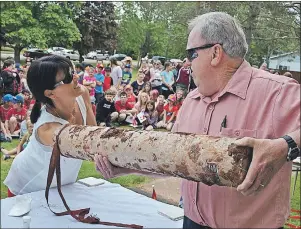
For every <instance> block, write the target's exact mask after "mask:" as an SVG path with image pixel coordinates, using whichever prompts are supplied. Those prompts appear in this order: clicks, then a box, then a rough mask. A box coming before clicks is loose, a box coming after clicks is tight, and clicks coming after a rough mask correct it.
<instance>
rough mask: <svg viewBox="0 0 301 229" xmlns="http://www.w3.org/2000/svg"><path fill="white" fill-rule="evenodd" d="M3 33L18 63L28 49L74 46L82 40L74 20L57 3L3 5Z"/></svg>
mask: <svg viewBox="0 0 301 229" xmlns="http://www.w3.org/2000/svg"><path fill="white" fill-rule="evenodd" d="M1 32H2V33H3V34H4V39H5V40H6V42H7V43H8V46H10V47H12V48H14V58H15V60H16V61H17V62H20V51H21V50H22V49H23V48H25V47H27V46H36V47H39V48H46V47H49V46H52V45H62V46H67V47H68V46H69V47H70V46H71V45H72V44H73V42H75V41H77V40H79V39H80V33H79V30H78V29H77V27H76V25H75V24H74V22H73V21H72V19H71V18H70V17H69V15H68V14H66V11H64V10H63V7H61V6H60V5H59V4H57V3H54V2H1Z"/></svg>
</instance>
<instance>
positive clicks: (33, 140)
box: [4, 55, 96, 196]
mask: <svg viewBox="0 0 301 229" xmlns="http://www.w3.org/2000/svg"><path fill="white" fill-rule="evenodd" d="M73 72H74V68H73V66H72V63H71V62H70V60H68V59H67V58H64V57H61V56H58V55H51V56H46V57H43V58H40V59H38V60H36V61H34V62H33V63H32V64H31V66H30V67H29V70H28V74H27V80H28V86H29V88H30V90H31V92H32V94H33V95H34V97H35V99H36V102H35V104H34V106H33V109H32V112H31V115H30V119H31V122H32V123H33V124H34V126H33V133H32V136H31V137H30V141H29V143H28V145H27V147H26V148H25V149H24V151H22V153H20V154H18V156H17V157H16V158H15V160H14V161H13V163H12V165H11V168H10V171H9V173H8V175H7V177H6V179H5V181H4V184H5V185H6V186H7V187H8V188H9V190H8V192H9V193H8V194H9V196H13V195H21V194H25V193H29V192H35V191H39V190H44V189H45V187H46V181H47V174H48V168H49V162H50V158H51V152H52V149H53V145H54V141H53V136H54V133H55V131H56V129H57V128H59V127H60V126H61V125H64V124H68V123H70V124H77V125H96V120H95V117H94V115H93V112H92V109H91V103H90V97H89V92H88V90H87V89H86V88H85V87H84V86H82V85H80V84H78V83H77V80H73ZM42 104H43V106H42ZM81 163H82V162H81V161H80V160H77V159H72V158H65V157H61V169H62V185H66V184H69V183H73V182H75V181H76V178H77V174H78V172H79V169H80V167H81ZM55 183H56V182H55V181H53V183H52V184H51V187H54V186H55V185H56V184H55Z"/></svg>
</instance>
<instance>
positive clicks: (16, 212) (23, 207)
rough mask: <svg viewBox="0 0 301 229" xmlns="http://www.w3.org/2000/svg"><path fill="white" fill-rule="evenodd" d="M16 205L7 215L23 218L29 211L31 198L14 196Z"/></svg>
mask: <svg viewBox="0 0 301 229" xmlns="http://www.w3.org/2000/svg"><path fill="white" fill-rule="evenodd" d="M15 200H16V203H15V205H14V206H13V207H12V209H11V210H10V212H9V213H8V215H9V216H23V215H25V214H26V213H28V212H29V211H30V209H31V197H29V196H16V197H15Z"/></svg>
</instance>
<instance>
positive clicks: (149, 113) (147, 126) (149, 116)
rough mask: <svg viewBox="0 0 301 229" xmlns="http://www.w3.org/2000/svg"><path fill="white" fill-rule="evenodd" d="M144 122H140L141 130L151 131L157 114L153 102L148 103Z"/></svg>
mask: <svg viewBox="0 0 301 229" xmlns="http://www.w3.org/2000/svg"><path fill="white" fill-rule="evenodd" d="M144 116H145V118H146V120H145V121H144V122H142V125H143V128H142V129H143V130H153V129H155V128H156V125H157V122H158V112H157V111H156V107H155V102H154V101H148V102H147V103H146V109H145V112H144Z"/></svg>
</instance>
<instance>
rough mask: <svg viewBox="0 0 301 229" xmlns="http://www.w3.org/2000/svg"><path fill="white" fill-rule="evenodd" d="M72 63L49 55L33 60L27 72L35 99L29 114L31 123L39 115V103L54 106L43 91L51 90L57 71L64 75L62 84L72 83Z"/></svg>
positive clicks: (63, 58) (34, 121)
mask: <svg viewBox="0 0 301 229" xmlns="http://www.w3.org/2000/svg"><path fill="white" fill-rule="evenodd" d="M72 68H73V66H72V63H71V61H70V60H69V59H67V58H65V57H62V56H58V55H51V56H45V57H42V58H40V59H38V60H35V61H33V62H32V64H31V65H30V67H29V69H28V72H27V83H28V86H29V89H30V91H31V93H32V94H33V96H34V97H35V99H36V102H35V104H34V106H33V108H32V112H31V114H30V120H31V123H36V122H37V120H38V119H39V117H40V114H41V103H43V104H48V105H50V106H54V104H53V102H52V100H51V99H50V98H48V97H46V96H45V95H44V92H45V90H53V89H54V85H55V84H56V83H57V82H56V75H57V73H58V71H60V70H61V71H63V72H64V73H65V79H64V80H63V82H64V83H66V84H67V83H70V82H71V81H72V70H73V69H72Z"/></svg>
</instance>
